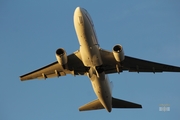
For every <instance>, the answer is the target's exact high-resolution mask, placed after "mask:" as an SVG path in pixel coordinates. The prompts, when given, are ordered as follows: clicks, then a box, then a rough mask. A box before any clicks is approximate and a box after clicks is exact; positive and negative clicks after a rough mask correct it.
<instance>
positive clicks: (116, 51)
mask: <svg viewBox="0 0 180 120" xmlns="http://www.w3.org/2000/svg"><path fill="white" fill-rule="evenodd" d="M113 55H114V58H115V59H116V61H117V62H122V61H123V60H124V51H123V47H122V46H121V45H115V46H114V47H113Z"/></svg>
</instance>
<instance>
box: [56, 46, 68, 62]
mask: <svg viewBox="0 0 180 120" xmlns="http://www.w3.org/2000/svg"><path fill="white" fill-rule="evenodd" d="M56 59H57V61H58V63H59V64H60V65H65V64H66V63H67V61H68V59H67V55H66V51H65V50H64V49H62V48H59V49H57V50H56Z"/></svg>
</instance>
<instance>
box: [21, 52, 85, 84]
mask: <svg viewBox="0 0 180 120" xmlns="http://www.w3.org/2000/svg"><path fill="white" fill-rule="evenodd" d="M87 69H88V68H87V67H85V66H84V65H83V63H82V61H81V56H80V52H79V51H76V52H74V53H73V54H71V55H69V56H68V63H67V65H66V66H61V65H59V63H58V62H57V61H56V62H53V63H51V64H49V65H47V66H45V67H42V68H40V69H37V70H35V71H32V72H30V73H27V74H25V75H22V76H20V79H21V81H25V80H31V79H46V78H52V77H60V76H65V75H66V74H72V75H86V71H87Z"/></svg>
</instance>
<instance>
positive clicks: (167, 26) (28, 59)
mask: <svg viewBox="0 0 180 120" xmlns="http://www.w3.org/2000/svg"><path fill="white" fill-rule="evenodd" d="M179 4H180V2H179V1H177V0H173V1H170V0H158V1H157V0H151V1H144V0H136V1H123V0H122V1H119V0H113V1H109V2H108V1H99V2H97V1H95V0H91V1H86V0H84V1H83V0H76V1H73V2H71V1H65V0H61V1H60V0H51V1H50V0H38V1H36V0H31V1H28V0H16V1H13V0H2V1H1V2H0V16H1V17H0V61H1V62H0V67H1V73H0V96H1V98H0V119H2V120H32V119H33V120H49V119H53V120H60V119H86V120H92V119H93V120H96V119H103V120H109V119H121V120H134V119H140V120H142V119H143V120H152V119H157V120H162V119H163V120H170V119H179V118H180V114H179V111H180V103H179V101H180V94H179V91H180V87H179V85H180V74H179V73H157V74H153V73H139V74H138V73H130V72H123V73H121V74H112V75H109V79H110V80H111V81H113V84H114V88H113V96H114V97H116V98H121V99H125V100H128V101H132V102H136V103H139V104H142V106H143V109H141V110H132V109H128V110H126V109H113V110H112V112H111V113H108V112H107V111H106V110H100V111H90V112H79V111H78V108H79V107H80V106H81V105H83V104H85V103H87V102H90V101H92V100H94V99H96V96H95V94H94V92H93V89H92V86H91V83H90V81H89V79H88V78H87V77H86V76H76V77H74V76H71V75H67V76H65V77H61V78H53V79H47V80H39V81H38V80H32V81H26V82H21V81H20V80H19V76H20V75H22V74H25V73H27V72H30V71H32V70H35V69H37V68H40V67H43V66H45V65H47V64H49V63H52V62H54V61H56V58H55V51H56V50H57V49H58V48H60V47H62V48H64V49H65V50H66V52H67V54H71V53H72V52H74V51H76V50H77V49H79V44H78V40H77V37H76V34H75V30H74V24H73V14H74V10H75V8H76V7H77V6H81V7H84V8H85V9H87V10H88V12H89V13H90V15H91V17H92V19H93V22H94V24H95V28H96V33H97V37H98V40H99V43H100V46H101V47H102V48H103V49H107V50H110V51H111V50H112V47H113V46H114V45H115V44H121V45H122V46H123V48H124V52H125V54H126V55H129V56H132V57H137V58H142V59H146V60H151V61H155V62H160V63H166V64H171V65H176V66H180V62H179V61H180V53H179V51H180V47H179V45H180V22H179V21H180V15H179V13H180V7H179ZM160 104H169V105H170V111H169V112H160V111H159V105H160Z"/></svg>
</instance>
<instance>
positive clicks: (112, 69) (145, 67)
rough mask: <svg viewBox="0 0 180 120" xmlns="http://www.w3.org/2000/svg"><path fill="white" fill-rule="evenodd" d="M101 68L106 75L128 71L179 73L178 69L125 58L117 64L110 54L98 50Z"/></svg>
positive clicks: (179, 68) (179, 69)
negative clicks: (101, 62) (101, 63)
mask: <svg viewBox="0 0 180 120" xmlns="http://www.w3.org/2000/svg"><path fill="white" fill-rule="evenodd" d="M100 53H101V57H102V61H103V67H104V69H105V73H106V74H110V73H117V72H122V71H124V70H128V71H129V72H153V73H155V72H180V67H176V66H172V65H166V64H161V63H156V62H151V61H147V60H142V59H138V58H133V57H129V56H125V59H124V61H123V62H122V63H118V62H117V61H116V60H115V58H114V56H113V53H112V52H109V51H106V50H102V49H101V50H100Z"/></svg>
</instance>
